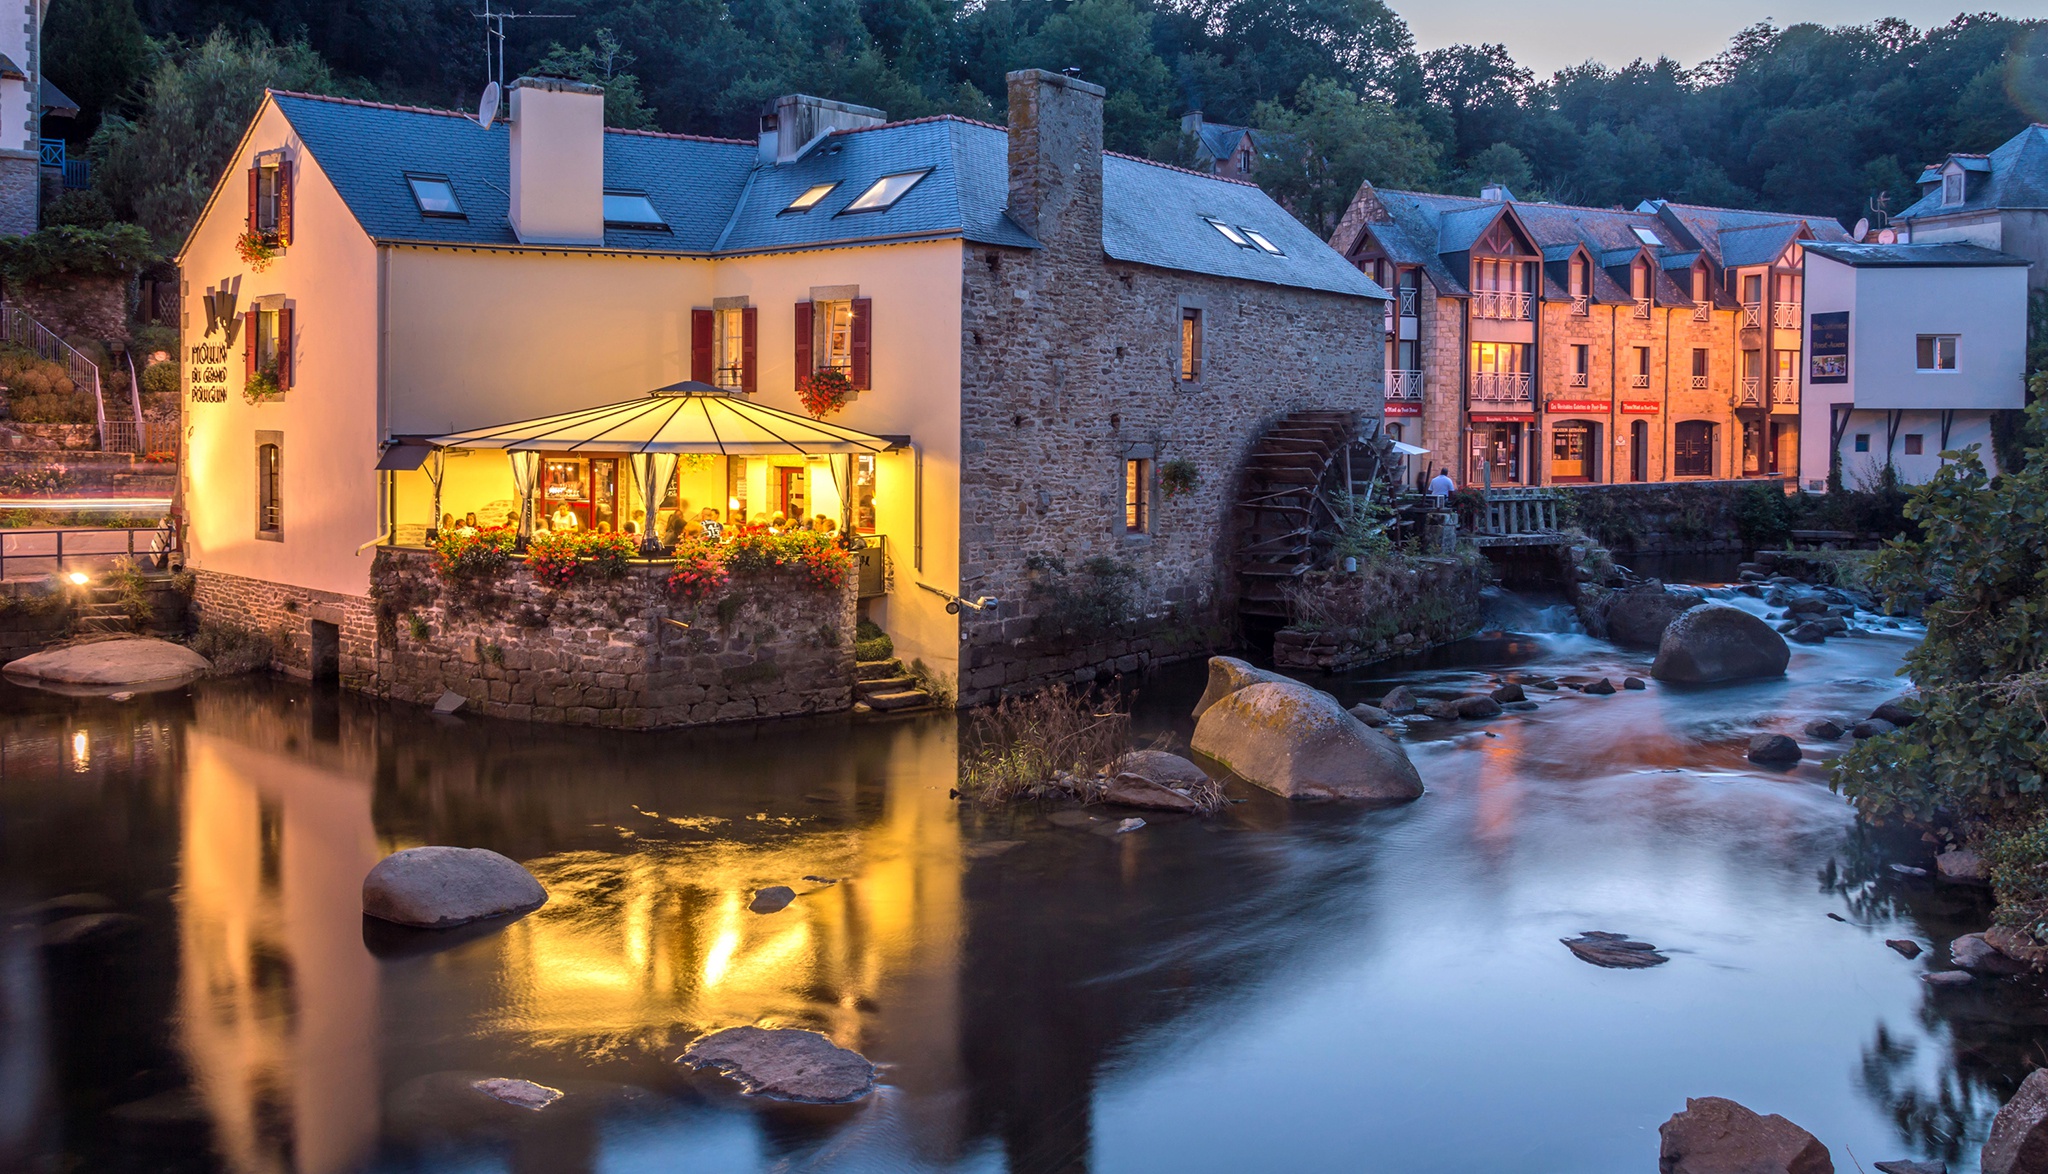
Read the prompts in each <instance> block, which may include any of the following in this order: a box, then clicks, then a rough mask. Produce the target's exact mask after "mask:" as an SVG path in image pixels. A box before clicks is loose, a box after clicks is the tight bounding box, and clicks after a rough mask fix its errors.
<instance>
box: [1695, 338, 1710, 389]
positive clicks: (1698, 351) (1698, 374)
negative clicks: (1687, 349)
mask: <svg viewBox="0 0 2048 1174" xmlns="http://www.w3.org/2000/svg"><path fill="white" fill-rule="evenodd" d="M1692 377H1693V378H1694V379H1695V380H1705V379H1706V377H1707V348H1705V347H1694V348H1692ZM1693 386H1694V387H1705V386H1706V384H1705V383H1704V382H1696V383H1694V384H1693Z"/></svg>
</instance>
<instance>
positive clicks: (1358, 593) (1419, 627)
mask: <svg viewBox="0 0 2048 1174" xmlns="http://www.w3.org/2000/svg"><path fill="white" fill-rule="evenodd" d="M1492 581H1493V572H1492V566H1491V564H1489V563H1488V562H1487V560H1486V556H1484V555H1482V554H1480V553H1479V552H1478V551H1477V550H1474V549H1473V548H1471V547H1469V546H1467V547H1463V548H1461V549H1460V550H1459V552H1458V554H1457V555H1455V556H1448V557H1432V556H1425V555H1410V554H1400V553H1395V552H1391V551H1390V552H1387V553H1383V554H1380V555H1377V556H1374V557H1370V558H1366V559H1361V560H1360V562H1359V566H1358V570H1357V571H1355V572H1334V571H1333V572H1321V571H1319V572H1313V573H1311V574H1308V575H1304V576H1302V577H1301V578H1300V579H1297V580H1295V581H1293V582H1292V583H1290V584H1289V586H1288V587H1287V589H1286V591H1285V596H1286V600H1287V612H1288V616H1289V619H1288V624H1287V626H1286V627H1285V628H1282V629H1281V630H1280V631H1279V632H1277V633H1275V635H1274V637H1273V663H1274V664H1276V665H1278V666H1280V667H1283V668H1318V669H1324V670H1334V669H1343V668H1350V667H1353V666H1356V665H1361V664H1370V663H1371V662H1373V661H1375V660H1383V659H1385V658H1387V657H1390V656H1398V655H1402V654H1405V653H1410V652H1419V651H1421V650H1422V649H1425V648H1430V647H1433V646H1435V645H1438V644H1447V643H1449V642H1451V641H1453V640H1461V639H1463V638H1465V637H1466V636H1469V635H1471V634H1472V633H1473V632H1475V631H1477V630H1478V627H1479V620H1480V615H1481V612H1482V608H1481V598H1480V593H1481V592H1482V591H1484V590H1485V588H1486V586H1487V584H1489V583H1491V582H1492Z"/></svg>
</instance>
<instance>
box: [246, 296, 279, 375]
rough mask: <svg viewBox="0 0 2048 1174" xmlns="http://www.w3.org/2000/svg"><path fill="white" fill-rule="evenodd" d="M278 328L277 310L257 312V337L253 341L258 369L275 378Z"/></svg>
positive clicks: (260, 310) (276, 371)
mask: <svg viewBox="0 0 2048 1174" xmlns="http://www.w3.org/2000/svg"><path fill="white" fill-rule="evenodd" d="M278 326H279V322H278V312H277V311H276V310H262V309H259V310H257V311H256V337H255V338H254V339H253V340H251V341H252V342H253V343H254V344H255V347H256V369H257V370H258V371H262V372H266V373H268V374H270V375H271V376H272V377H273V378H274V377H275V376H276V375H277V373H278V370H277V359H278Z"/></svg>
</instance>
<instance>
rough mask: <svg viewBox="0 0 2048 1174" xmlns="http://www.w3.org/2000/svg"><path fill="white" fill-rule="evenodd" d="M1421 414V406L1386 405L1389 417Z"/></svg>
mask: <svg viewBox="0 0 2048 1174" xmlns="http://www.w3.org/2000/svg"><path fill="white" fill-rule="evenodd" d="M1421 414H1422V405H1421V404H1388V405H1387V415H1389V416H1420V415H1421Z"/></svg>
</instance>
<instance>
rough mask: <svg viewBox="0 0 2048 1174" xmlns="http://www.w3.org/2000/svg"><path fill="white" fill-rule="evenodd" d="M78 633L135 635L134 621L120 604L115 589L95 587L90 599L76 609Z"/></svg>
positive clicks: (119, 596) (118, 591)
mask: <svg viewBox="0 0 2048 1174" xmlns="http://www.w3.org/2000/svg"><path fill="white" fill-rule="evenodd" d="M78 631H79V634H80V635H89V636H129V635H133V634H134V633H135V619H134V617H132V616H130V615H129V614H128V609H127V608H126V607H123V606H122V604H121V592H120V589H119V588H116V587H106V586H95V587H94V588H93V589H92V599H91V600H90V602H88V603H86V604H85V605H84V606H82V607H80V608H79V609H78Z"/></svg>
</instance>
